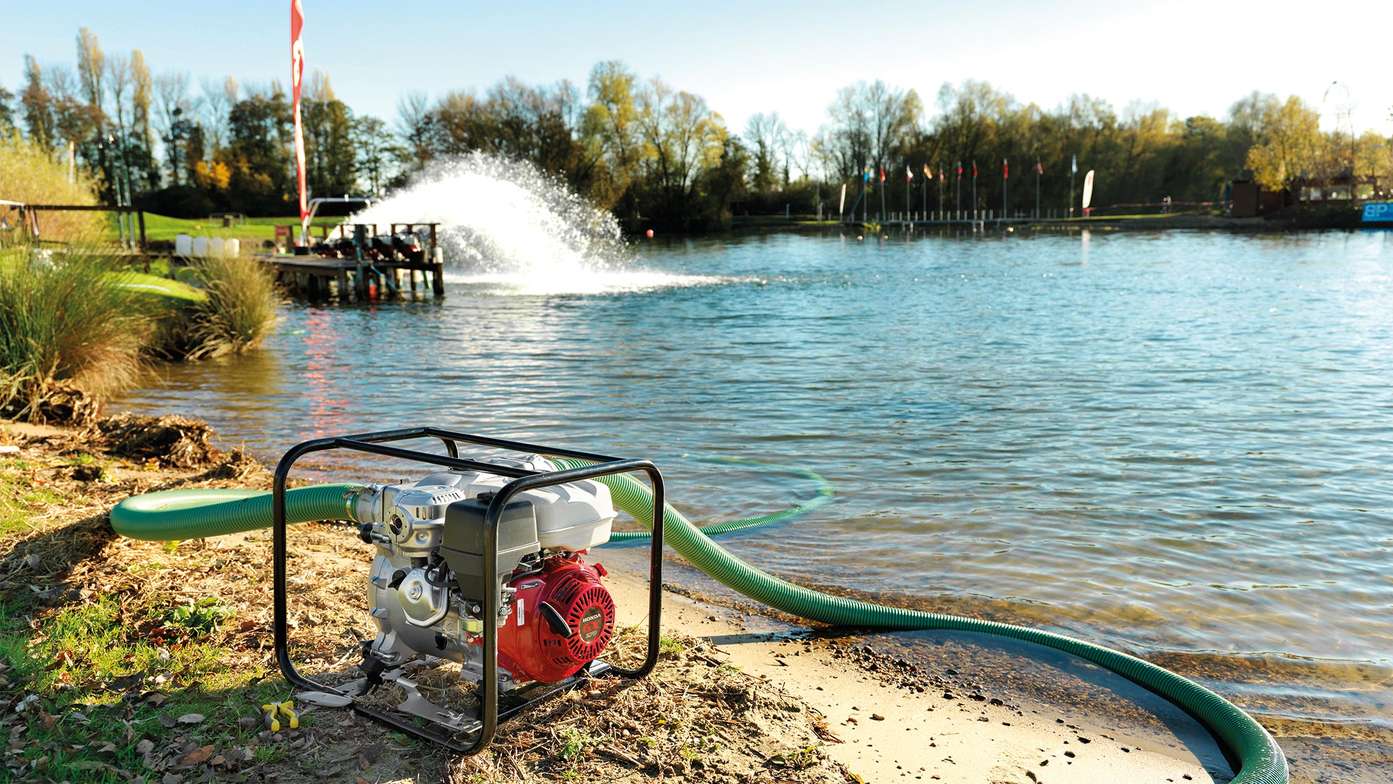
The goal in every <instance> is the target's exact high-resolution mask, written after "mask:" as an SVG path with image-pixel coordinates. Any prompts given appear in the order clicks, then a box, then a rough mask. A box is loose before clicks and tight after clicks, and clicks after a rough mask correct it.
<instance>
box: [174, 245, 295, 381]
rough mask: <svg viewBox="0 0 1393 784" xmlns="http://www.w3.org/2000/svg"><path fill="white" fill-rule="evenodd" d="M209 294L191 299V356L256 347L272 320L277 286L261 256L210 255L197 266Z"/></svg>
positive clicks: (194, 357)
mask: <svg viewBox="0 0 1393 784" xmlns="http://www.w3.org/2000/svg"><path fill="white" fill-rule="evenodd" d="M196 273H197V277H198V282H199V283H200V284H201V285H202V287H203V290H204V292H205V293H206V294H207V295H208V297H207V299H205V300H204V301H202V302H197V303H193V304H191V305H189V307H188V310H189V317H190V318H189V325H188V327H187V330H188V332H187V337H188V341H189V350H188V351H187V352H186V356H187V357H188V358H189V359H203V358H206V357H214V356H219V355H221V354H230V353H237V352H241V351H246V350H247V349H250V348H255V347H256V346H258V345H260V344H261V341H262V340H264V339H265V338H266V336H267V335H269V334H270V333H271V329H272V327H274V326H275V323H276V289H275V281H274V280H273V279H272V278H271V273H270V272H269V271H268V270H267V269H266V268H265V266H264V265H262V264H261V263H260V262H257V261H254V260H252V259H243V258H221V259H208V260H206V261H204V262H203V263H202V264H200V265H199V266H198V267H197V268H196Z"/></svg>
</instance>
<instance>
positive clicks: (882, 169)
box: [880, 166, 885, 182]
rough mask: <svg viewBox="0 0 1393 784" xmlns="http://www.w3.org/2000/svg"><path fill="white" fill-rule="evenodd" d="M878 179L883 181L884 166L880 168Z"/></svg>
mask: <svg viewBox="0 0 1393 784" xmlns="http://www.w3.org/2000/svg"><path fill="white" fill-rule="evenodd" d="M880 181H881V182H885V167H883V166H882V167H881V169H880Z"/></svg>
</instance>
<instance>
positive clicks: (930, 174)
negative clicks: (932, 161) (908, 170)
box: [924, 163, 934, 180]
mask: <svg viewBox="0 0 1393 784" xmlns="http://www.w3.org/2000/svg"><path fill="white" fill-rule="evenodd" d="M933 178H934V170H933V169H930V168H929V165H928V164H927V163H925V164H924V179H926V180H932V179H933Z"/></svg>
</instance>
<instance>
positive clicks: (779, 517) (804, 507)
mask: <svg viewBox="0 0 1393 784" xmlns="http://www.w3.org/2000/svg"><path fill="white" fill-rule="evenodd" d="M696 460H697V461H698V462H701V463H724V464H729V465H749V466H759V467H760V468H761V469H762V470H765V471H771V470H772V471H787V472H788V473H791V474H798V475H799V476H802V477H804V478H806V479H811V480H812V481H813V482H814V483H815V484H816V485H817V493H816V494H815V495H814V496H813V497H812V498H809V499H808V500H806V501H800V502H799V503H796V504H794V505H793V506H790V507H788V508H786V509H780V510H779V511H777V512H771V513H769V514H762V515H755V516H753V517H740V518H737V519H735V520H726V521H725V522H721V523H710V524H708V525H703V526H701V527H700V528H698V529H697V530H698V531H701V532H702V533H703V534H706V535H707V536H721V535H722V534H729V533H734V532H735V531H748V530H750V529H751V528H762V527H764V526H766V525H774V524H776V523H785V522H788V521H789V520H792V519H794V518H797V517H800V516H802V515H805V514H807V513H808V512H811V511H813V510H814V509H816V508H818V507H819V506H822V505H823V504H825V503H827V502H828V501H831V500H832V497H833V496H834V495H836V490H835V489H834V488H833V487H832V483H831V482H829V481H827V478H826V477H824V476H823V475H822V474H819V473H818V472H816V471H813V470H810V469H807V468H800V467H798V466H785V465H773V464H770V463H764V462H761V461H757V460H749V459H747V458H743V457H700V458H696ZM649 519H652V518H651V517H650V518H649ZM652 537H653V534H652V532H650V531H613V532H611V533H610V535H609V540H610V541H611V542H634V541H642V540H647V539H651V538H652Z"/></svg>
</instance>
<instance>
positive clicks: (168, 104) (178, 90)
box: [155, 73, 192, 185]
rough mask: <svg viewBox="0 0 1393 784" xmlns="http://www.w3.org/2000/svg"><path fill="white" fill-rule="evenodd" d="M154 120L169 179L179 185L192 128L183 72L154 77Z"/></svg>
mask: <svg viewBox="0 0 1393 784" xmlns="http://www.w3.org/2000/svg"><path fill="white" fill-rule="evenodd" d="M155 98H156V101H155V124H156V126H157V129H158V131H159V135H160V141H161V142H162V143H163V144H164V154H165V165H166V166H167V167H168V171H169V178H170V181H171V182H172V183H173V184H174V185H179V184H180V183H181V182H182V181H183V180H184V171H185V169H186V168H187V163H186V162H187V161H188V158H187V156H186V153H187V148H186V146H185V145H186V142H187V140H188V138H189V132H190V130H191V128H192V123H191V122H190V119H191V115H192V105H191V103H190V99H189V75H188V74H187V73H162V74H160V75H159V76H157V77H156V78H155Z"/></svg>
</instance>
